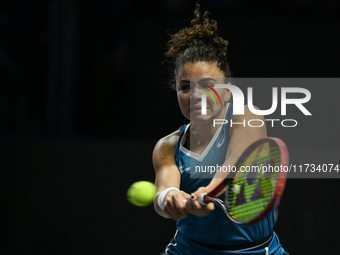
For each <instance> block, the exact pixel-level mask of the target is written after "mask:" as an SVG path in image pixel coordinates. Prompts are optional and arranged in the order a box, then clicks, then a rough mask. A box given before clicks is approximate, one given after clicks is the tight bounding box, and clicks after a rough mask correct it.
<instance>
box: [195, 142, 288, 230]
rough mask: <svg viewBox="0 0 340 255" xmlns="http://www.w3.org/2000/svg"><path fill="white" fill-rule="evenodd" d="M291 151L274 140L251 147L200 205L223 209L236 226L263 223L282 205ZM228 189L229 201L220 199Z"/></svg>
mask: <svg viewBox="0 0 340 255" xmlns="http://www.w3.org/2000/svg"><path fill="white" fill-rule="evenodd" d="M288 161H289V156H288V150H287V147H286V145H285V144H284V142H283V141H281V140H280V139H278V138H274V137H267V138H263V139H260V140H257V141H256V142H254V143H253V144H251V145H250V146H249V147H248V148H247V149H246V150H245V151H244V152H243V153H242V155H241V156H240V157H239V159H238V161H237V163H236V164H235V166H234V167H233V168H231V171H230V174H229V175H228V177H227V178H225V179H224V180H223V181H221V183H220V184H219V185H218V186H217V187H215V188H214V189H213V190H212V191H210V192H209V193H207V194H202V195H201V196H200V197H199V198H198V201H199V203H200V204H202V205H207V204H208V203H210V202H213V203H215V204H216V205H218V206H220V207H221V208H222V209H223V210H224V211H225V213H226V214H227V216H228V217H229V218H230V220H231V221H232V222H234V223H235V224H239V225H244V226H249V225H253V224H255V223H258V222H260V221H261V220H263V219H264V218H265V217H266V216H267V215H268V214H269V213H270V212H271V211H272V209H273V208H275V207H276V206H277V205H278V204H279V200H280V198H281V196H282V194H283V190H284V187H285V183H286V177H287V174H288ZM225 188H226V191H225V201H222V200H221V199H218V198H216V197H217V196H219V195H220V194H221V192H222V191H223V190H224V189H225Z"/></svg>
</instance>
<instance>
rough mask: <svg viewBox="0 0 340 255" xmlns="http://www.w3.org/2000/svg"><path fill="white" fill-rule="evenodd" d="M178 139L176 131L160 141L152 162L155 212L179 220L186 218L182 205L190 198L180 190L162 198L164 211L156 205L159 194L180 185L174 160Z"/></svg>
mask: <svg viewBox="0 0 340 255" xmlns="http://www.w3.org/2000/svg"><path fill="white" fill-rule="evenodd" d="M178 137H179V131H176V132H174V133H172V134H170V135H168V136H166V137H164V138H162V139H160V140H159V141H158V142H157V144H156V146H155V148H154V151H153V155H152V160H153V165H154V168H155V172H156V180H155V185H156V187H157V194H156V196H155V200H154V207H155V211H156V212H157V213H158V214H159V215H161V216H163V217H165V218H173V219H181V218H184V217H187V216H188V212H187V210H186V209H185V205H184V203H183V201H184V200H186V199H188V198H189V197H190V195H189V194H187V193H185V192H184V191H180V190H170V191H169V192H167V193H166V195H165V197H164V203H163V206H164V209H163V210H162V209H161V208H160V207H159V205H158V196H159V194H160V193H161V192H162V191H163V190H165V189H167V188H170V187H174V188H177V189H179V187H180V183H181V174H180V172H179V170H178V167H177V164H176V160H175V150H176V145H177V141H178Z"/></svg>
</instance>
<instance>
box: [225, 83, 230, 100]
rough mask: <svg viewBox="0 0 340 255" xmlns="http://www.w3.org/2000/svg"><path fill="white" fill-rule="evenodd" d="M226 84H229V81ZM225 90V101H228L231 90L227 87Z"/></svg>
mask: <svg viewBox="0 0 340 255" xmlns="http://www.w3.org/2000/svg"><path fill="white" fill-rule="evenodd" d="M228 84H231V83H230V82H228ZM225 90H226V93H225V98H224V99H225V101H227V102H228V101H229V100H230V98H231V91H230V90H229V89H225Z"/></svg>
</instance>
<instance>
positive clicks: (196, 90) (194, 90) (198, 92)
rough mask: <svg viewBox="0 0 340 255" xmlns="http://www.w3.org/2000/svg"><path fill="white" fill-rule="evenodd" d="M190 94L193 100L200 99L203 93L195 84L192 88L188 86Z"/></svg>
mask: <svg viewBox="0 0 340 255" xmlns="http://www.w3.org/2000/svg"><path fill="white" fill-rule="evenodd" d="M190 90H191V91H190V92H191V93H190V96H191V98H192V99H193V100H201V99H202V94H203V93H205V92H204V91H203V90H202V89H200V88H199V87H198V86H197V85H196V86H195V87H193V88H190Z"/></svg>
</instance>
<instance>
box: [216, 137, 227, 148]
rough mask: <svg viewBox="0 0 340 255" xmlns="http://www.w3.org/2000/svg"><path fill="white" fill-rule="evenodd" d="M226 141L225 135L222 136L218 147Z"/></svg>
mask: <svg viewBox="0 0 340 255" xmlns="http://www.w3.org/2000/svg"><path fill="white" fill-rule="evenodd" d="M224 141H225V135H223V136H222V137H221V139H220V141H219V142H218V144H217V147H218V148H220V147H221V146H222V145H223V144H224Z"/></svg>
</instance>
